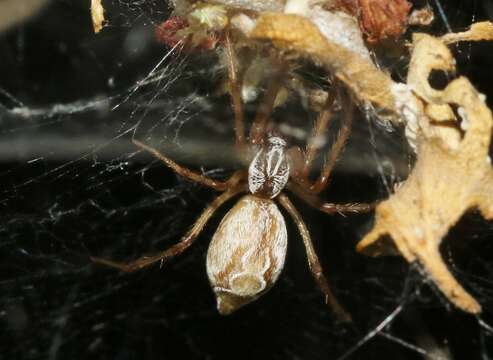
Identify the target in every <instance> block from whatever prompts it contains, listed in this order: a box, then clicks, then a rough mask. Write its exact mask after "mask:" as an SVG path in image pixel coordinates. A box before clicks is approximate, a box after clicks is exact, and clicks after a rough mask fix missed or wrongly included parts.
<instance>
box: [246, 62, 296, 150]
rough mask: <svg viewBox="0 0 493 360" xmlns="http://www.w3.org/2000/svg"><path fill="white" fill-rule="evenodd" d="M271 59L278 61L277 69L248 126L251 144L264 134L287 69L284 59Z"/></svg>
mask: <svg viewBox="0 0 493 360" xmlns="http://www.w3.org/2000/svg"><path fill="white" fill-rule="evenodd" d="M272 61H274V62H278V63H279V64H278V65H277V66H275V68H277V69H278V70H277V71H276V74H275V75H274V76H273V79H272V81H271V83H270V84H269V87H268V88H267V92H266V93H265V95H264V98H263V100H262V103H261V104H260V105H259V108H258V111H257V115H256V116H255V119H254V120H253V123H252V127H251V128H250V142H251V143H252V144H258V143H260V142H261V141H262V140H263V138H264V136H265V131H266V130H267V125H268V123H269V118H270V115H271V113H272V110H273V109H274V106H275V102H276V98H277V94H278V93H279V90H280V88H281V84H282V80H283V76H284V74H285V73H286V70H287V65H286V63H285V62H284V61H282V60H280V59H277V58H273V59H272Z"/></svg>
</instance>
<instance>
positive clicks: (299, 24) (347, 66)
mask: <svg viewBox="0 0 493 360" xmlns="http://www.w3.org/2000/svg"><path fill="white" fill-rule="evenodd" d="M319 26H320V25H319ZM339 32H340V33H341V34H342V33H344V32H345V28H344V27H343V28H339ZM339 32H338V33H339ZM338 33H336V34H332V36H334V35H335V36H336V37H337V35H338ZM250 36H251V37H252V38H254V39H259V40H260V39H262V40H271V41H273V43H274V45H276V46H277V47H278V48H281V49H286V50H290V51H293V52H296V53H298V54H300V55H305V56H308V57H310V58H312V59H313V60H314V61H315V62H317V63H319V64H321V65H322V66H324V67H326V68H327V70H328V71H329V72H330V73H331V74H333V75H334V76H335V77H336V78H338V79H339V80H341V81H342V82H343V83H344V84H345V85H346V86H347V87H348V88H349V89H350V90H351V92H352V93H353V95H354V96H355V97H356V99H357V100H358V101H359V102H360V103H361V104H362V105H363V106H364V107H367V106H370V107H374V108H375V109H378V110H379V111H380V113H381V116H382V118H384V117H386V116H388V115H390V114H391V113H394V111H395V103H396V100H395V98H394V95H393V94H392V85H393V81H392V79H391V78H390V76H389V75H388V74H386V73H384V72H382V71H379V70H378V69H377V67H376V66H375V65H374V64H373V62H372V61H371V59H370V58H366V57H364V56H362V55H361V51H360V50H359V48H358V47H351V45H352V44H351V43H350V44H347V45H346V46H343V45H340V44H338V43H337V42H336V41H333V40H332V39H331V38H328V37H326V36H325V35H324V33H322V32H321V31H320V29H319V27H317V25H316V24H315V23H314V22H312V21H311V20H310V19H308V18H306V17H303V16H299V15H294V14H274V13H267V14H262V15H261V16H259V18H258V19H257V22H256V26H255V28H254V29H253V30H252V33H251V34H250ZM399 118H400V117H399V116H397V114H396V115H395V116H393V119H394V120H395V121H396V122H397V123H398V122H400V120H399Z"/></svg>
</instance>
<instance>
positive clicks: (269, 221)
mask: <svg viewBox="0 0 493 360" xmlns="http://www.w3.org/2000/svg"><path fill="white" fill-rule="evenodd" d="M230 45H231V44H230V42H229V41H228V38H226V46H227V49H226V50H227V51H226V52H227V53H228V54H229V55H230V56H234V53H233V49H232V47H231V46H230ZM228 63H229V66H230V68H229V80H230V83H231V84H230V92H231V97H232V104H233V107H234V114H235V121H234V123H235V133H236V149H238V150H239V151H240V155H244V154H246V153H249V151H245V150H246V149H255V151H256V153H255V154H254V155H253V157H252V159H251V160H250V163H249V166H248V172H246V171H244V170H239V171H237V172H235V173H234V174H233V175H232V176H231V177H230V178H229V179H228V180H226V181H220V180H215V179H211V178H208V177H206V176H205V175H203V174H199V173H196V172H193V171H191V170H189V169H187V168H184V167H181V166H180V165H178V164H176V163H175V162H174V161H173V160H171V159H169V158H168V157H166V156H165V155H163V154H161V153H160V152H159V151H158V150H156V149H154V148H152V147H149V146H148V145H145V144H143V143H141V142H139V141H137V140H134V143H135V144H136V145H137V146H139V147H140V148H142V149H143V150H145V151H148V152H150V153H152V154H154V155H155V156H156V157H158V158H159V159H161V160H162V161H163V162H165V163H166V165H168V166H169V167H170V168H171V169H173V170H174V171H175V172H176V173H178V174H180V175H181V176H183V177H185V178H188V179H190V180H192V181H195V182H198V183H201V184H203V185H205V186H208V187H210V188H213V189H215V190H217V191H221V192H222V194H221V195H219V196H218V197H217V198H216V199H215V200H214V201H213V202H212V203H211V204H210V205H209V206H208V207H207V208H206V209H205V210H204V211H203V212H202V214H201V215H200V217H199V218H198V219H197V221H196V222H195V224H194V225H193V227H192V228H191V229H190V231H189V232H188V233H187V234H186V235H185V236H184V237H183V239H182V240H181V241H180V242H179V243H177V244H176V245H174V246H172V247H171V248H169V249H167V250H165V251H163V252H161V253H159V254H157V255H154V256H144V257H142V258H140V259H137V260H135V261H133V262H130V263H128V264H120V263H115V262H113V261H108V260H103V259H95V261H97V262H100V263H104V264H106V265H110V266H113V267H117V268H119V269H121V270H124V271H127V272H132V271H136V270H139V269H142V268H144V267H146V266H148V265H151V264H154V263H157V262H161V263H163V262H164V261H166V260H168V259H169V258H171V257H174V256H176V255H178V254H181V253H182V252H183V251H185V250H186V249H187V248H188V247H190V245H191V244H192V243H193V241H194V240H195V239H196V238H197V237H198V235H199V234H200V232H201V231H202V229H203V228H204V226H205V224H206V223H207V221H208V220H209V219H210V218H211V216H212V215H213V214H214V212H215V211H216V210H217V209H218V208H219V207H221V206H222V205H223V204H224V203H225V202H226V201H228V200H230V199H231V198H233V197H235V196H237V195H238V194H240V193H248V194H247V195H244V196H243V197H241V198H240V199H239V200H238V201H237V203H236V204H235V205H234V206H233V207H232V208H231V209H230V210H229V211H228V213H227V214H226V215H225V216H224V218H223V219H222V221H221V223H220V224H219V226H218V228H217V230H216V232H215V233H214V236H213V238H212V241H211V243H210V246H209V249H208V252H207V262H206V265H207V274H208V277H209V281H210V284H211V287H212V289H213V291H214V293H215V294H216V298H217V308H218V311H219V312H220V313H221V314H230V313H231V312H233V311H235V310H236V309H238V308H239V307H241V306H243V305H245V304H247V303H249V302H251V301H253V300H255V299H256V298H258V297H259V296H260V295H262V294H263V293H265V292H266V291H267V290H269V288H271V287H272V286H273V285H274V283H275V281H276V280H277V278H278V276H279V274H280V273H281V271H282V269H283V267H284V259H285V256H286V249H287V239H288V235H287V230H286V223H285V220H284V216H283V214H282V213H281V212H280V210H279V208H278V206H277V203H279V204H280V205H281V206H282V207H283V208H284V209H285V210H286V212H287V213H288V214H289V215H290V217H291V218H292V220H293V221H294V223H295V224H296V226H297V228H298V231H299V234H300V236H301V238H302V240H303V243H304V245H305V249H306V253H307V257H308V265H309V268H310V270H311V272H312V274H313V276H314V278H315V280H316V282H317V283H318V285H319V287H320V289H321V290H322V292H323V293H324V295H325V299H326V301H327V302H328V303H329V304H330V305H332V307H333V309H334V311H335V312H336V314H337V315H338V316H339V318H340V319H341V320H348V319H349V315H348V314H346V312H345V311H344V310H343V309H342V307H341V306H340V305H339V304H338V302H337V300H336V299H335V297H334V295H333V294H332V292H331V290H330V288H329V285H328V282H327V280H326V278H325V276H324V275H323V272H322V268H321V266H320V262H319V260H318V257H317V254H316V252H315V249H314V246H313V244H312V241H311V238H310V234H309V231H308V228H307V226H306V225H305V223H304V221H303V218H302V217H301V215H300V214H299V212H298V211H297V210H296V208H295V206H294V205H293V204H292V203H291V201H290V199H289V198H288V196H287V195H286V194H285V193H284V190H285V189H286V188H289V190H292V192H293V193H294V194H296V195H297V196H299V197H300V198H301V199H303V200H305V201H306V202H307V203H308V204H309V205H311V206H313V207H315V208H317V209H319V210H320V211H323V212H326V213H334V212H345V211H346V212H347V211H349V212H358V211H364V210H368V209H370V206H368V205H365V204H342V205H337V204H332V203H325V202H323V201H321V200H320V199H319V198H318V196H317V195H318V193H319V192H320V191H322V190H323V189H324V188H325V187H326V186H327V185H328V179H329V175H330V173H331V170H332V168H333V166H334V165H335V160H336V159H337V155H338V153H339V152H340V151H341V149H342V148H343V145H344V143H345V140H346V138H347V136H348V135H349V132H350V123H351V119H352V106H351V105H350V101H347V104H345V105H347V106H346V107H345V108H347V109H348V111H347V112H346V114H345V115H344V116H343V117H342V127H341V131H340V132H339V136H338V137H337V139H336V141H335V142H334V144H333V146H332V148H331V151H330V153H329V154H328V156H327V157H326V160H325V163H324V166H323V168H322V171H321V173H320V176H319V178H318V179H317V180H316V181H315V182H311V181H310V179H309V178H308V174H309V173H310V170H311V168H312V163H313V160H314V158H315V157H316V154H317V153H318V151H319V146H318V145H317V144H318V143H319V141H320V136H321V135H322V134H323V132H325V130H326V129H327V127H328V125H329V122H330V121H329V118H330V114H331V107H332V104H333V101H328V102H327V108H326V109H325V110H324V111H322V112H321V113H320V115H319V117H318V120H317V122H316V124H315V126H314V131H313V133H312V136H311V137H310V139H309V140H308V144H307V146H306V148H305V149H304V150H302V149H299V148H296V147H294V148H291V149H289V150H287V143H286V141H285V140H283V139H282V138H281V137H279V136H276V135H272V134H270V133H269V132H268V130H267V129H268V128H269V124H268V120H269V118H270V112H271V111H272V108H273V106H274V105H273V104H274V102H273V95H274V98H275V94H276V92H277V91H278V90H279V83H278V84H277V85H275V86H274V87H272V88H271V89H269V91H268V92H267V94H266V99H265V100H264V104H263V106H261V111H260V112H259V114H258V115H257V117H256V118H255V120H254V122H253V124H252V127H251V130H250V134H249V136H248V137H246V136H245V134H244V124H243V109H242V102H241V95H240V91H241V90H240V86H239V84H238V83H237V81H238V77H237V76H236V73H235V66H234V63H235V62H234V61H229V62H228ZM276 86H277V87H276ZM345 98H346V99H347V97H345ZM269 99H270V100H269ZM266 104H267V105H266ZM291 150H293V151H291ZM288 154H297V157H296V160H297V161H291V159H290V157H289V156H288ZM294 158H295V157H294V156H293V159H292V160H295V159H294Z"/></svg>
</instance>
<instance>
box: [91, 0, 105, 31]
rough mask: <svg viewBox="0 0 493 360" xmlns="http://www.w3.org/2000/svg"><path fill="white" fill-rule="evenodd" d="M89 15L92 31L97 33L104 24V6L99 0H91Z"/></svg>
mask: <svg viewBox="0 0 493 360" xmlns="http://www.w3.org/2000/svg"><path fill="white" fill-rule="evenodd" d="M91 16H92V25H93V27H94V32H95V33H96V34H97V33H98V32H100V31H101V29H103V26H104V22H105V19H104V7H103V4H101V0H91Z"/></svg>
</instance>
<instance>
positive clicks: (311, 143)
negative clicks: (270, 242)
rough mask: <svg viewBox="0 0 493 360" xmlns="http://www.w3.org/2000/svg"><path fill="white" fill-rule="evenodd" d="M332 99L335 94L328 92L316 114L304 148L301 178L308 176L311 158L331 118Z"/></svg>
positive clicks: (315, 153) (313, 158) (315, 154)
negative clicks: (323, 105) (319, 110)
mask: <svg viewBox="0 0 493 360" xmlns="http://www.w3.org/2000/svg"><path fill="white" fill-rule="evenodd" d="M334 100H335V96H334V95H333V94H331V93H329V97H328V98H327V101H326V102H325V107H324V109H323V110H322V111H321V112H320V113H319V114H318V117H317V121H316V122H315V124H314V126H313V129H312V133H311V134H310V138H309V140H308V142H307V145H306V150H305V156H304V158H305V159H304V164H303V170H302V176H303V179H308V176H309V175H310V171H311V167H312V164H313V160H315V157H316V156H317V153H318V150H319V149H320V145H321V144H320V139H321V137H322V135H323V133H324V132H325V130H327V128H328V127H329V125H330V122H331V120H332V111H331V107H332V105H333V104H334Z"/></svg>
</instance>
